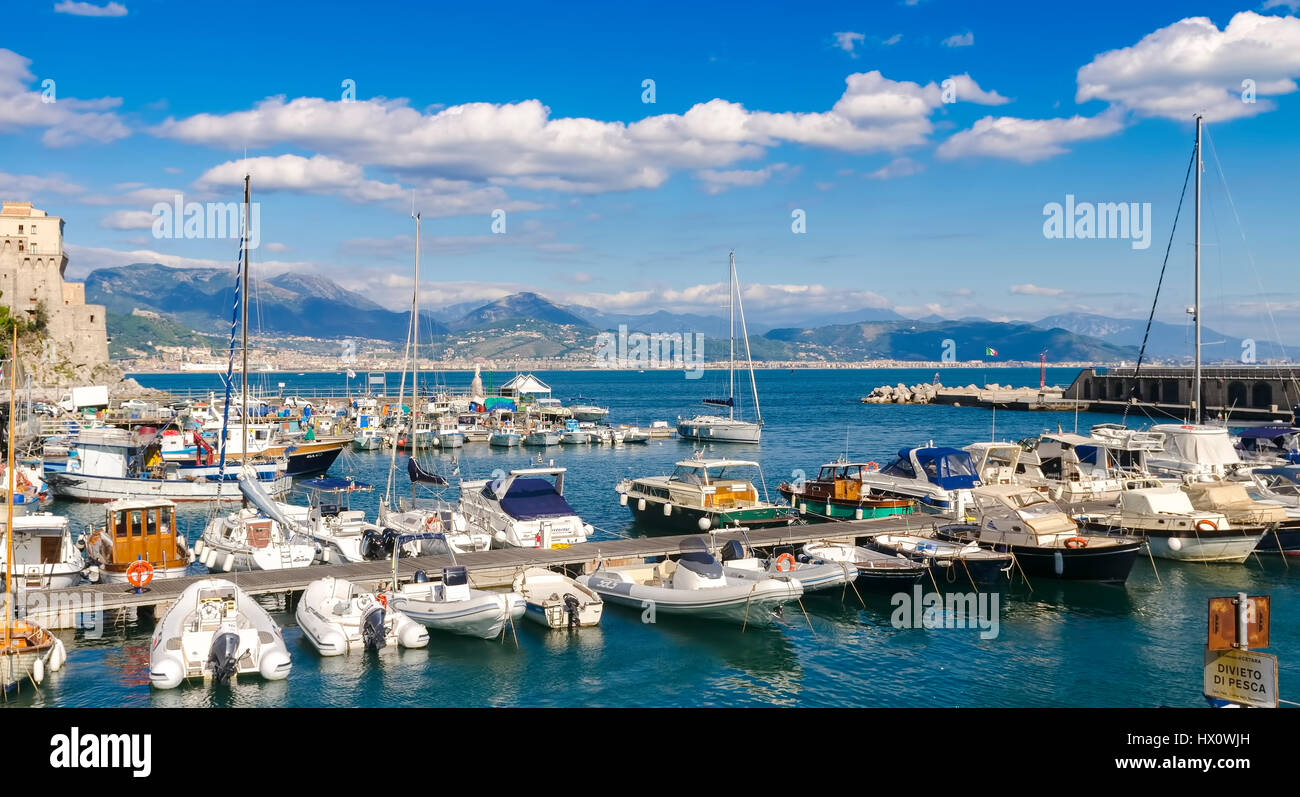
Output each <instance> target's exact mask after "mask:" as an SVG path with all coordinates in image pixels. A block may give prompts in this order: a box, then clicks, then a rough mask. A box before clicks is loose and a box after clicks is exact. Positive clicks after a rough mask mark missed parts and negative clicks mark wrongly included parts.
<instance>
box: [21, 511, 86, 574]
mask: <svg viewBox="0 0 1300 797" xmlns="http://www.w3.org/2000/svg"><path fill="white" fill-rule="evenodd" d="M13 524H14V526H13V528H14V534H13V552H14V567H12V568H11V567H10V565H9V561H8V559H7V556H8V553H7V550H6V547H5V546H0V572H3V573H4V574H5V575H6V577H7V576H9V575H10V573H11V572H12V574H13V578H14V585H15V587H21V588H24V589H46V588H49V589H66V588H67V587H72V586H76V584H77V583H78V582H79V581H81V571H82V570H84V569H85V567H86V560H85V557H83V556H82V555H81V551H80V550H78V549H77V544H76V543H75V542H74V541H73V539H72V532H71V531H69V528H68V519H67V518H66V517H63V516H61V515H55V514H51V513H49V512H36V513H31V514H26V515H21V516H15V517H14V520H13Z"/></svg>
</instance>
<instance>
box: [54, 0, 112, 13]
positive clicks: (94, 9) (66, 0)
mask: <svg viewBox="0 0 1300 797" xmlns="http://www.w3.org/2000/svg"><path fill="white" fill-rule="evenodd" d="M54 11H55V13H57V14H72V15H73V16H77V17H124V16H126V6H124V5H122V4H121V3H109V4H107V5H103V6H97V5H95V4H94V3H77V2H73V0H63V1H62V2H60V3H55V4H54Z"/></svg>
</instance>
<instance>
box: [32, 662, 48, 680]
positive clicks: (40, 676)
mask: <svg viewBox="0 0 1300 797" xmlns="http://www.w3.org/2000/svg"><path fill="white" fill-rule="evenodd" d="M32 680H33V681H35V682H36V685H37V686H40V684H41V681H44V680H45V660H44V659H41V658H37V659H36V661H34V662H32Z"/></svg>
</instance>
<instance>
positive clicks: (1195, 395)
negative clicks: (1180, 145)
mask: <svg viewBox="0 0 1300 797" xmlns="http://www.w3.org/2000/svg"><path fill="white" fill-rule="evenodd" d="M1201 120H1202V117H1201V115H1200V114H1197V115H1196V223H1195V230H1196V244H1195V246H1194V251H1195V260H1196V288H1195V298H1194V301H1195V308H1194V309H1193V313H1194V314H1195V322H1196V363H1195V365H1194V366H1193V368H1192V423H1200V422H1201V419H1202V417H1203V415H1204V413H1203V412H1202V409H1201Z"/></svg>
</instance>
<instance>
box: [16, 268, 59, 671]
mask: <svg viewBox="0 0 1300 797" xmlns="http://www.w3.org/2000/svg"><path fill="white" fill-rule="evenodd" d="M16 279H17V278H16V277H15V280H16ZM17 293H18V292H17V289H15V290H14V295H15V296H16V295H17ZM9 356H10V359H9V413H8V415H9V435H8V437H6V438H5V448H7V449H9V451H8V457H9V468H8V470H6V471H5V473H6V474H7V475H8V477H9V478H8V491H7V492H6V496H7V498H6V500H5V506H6V507H7V509H6V513H7V515H6V519H5V546H6V556H5V561H6V562H13V561H14V492H15V487H16V485H15V484H14V473H15V471H14V408H15V407H17V406H18V401H17V400H16V399H17V396H16V393H17V375H18V326H17V324H15V325H14V327H13V341H12V343H11V344H10V348H9ZM5 581H6V584H5V624H4V638H3V640H2V641H0V690H3V692H4V694H6V695H7V694H9V691H10V690H12V689H20V688H21V686H22V682H23V681H25V680H30V681H31V682H32V683H33V684H37V685H39V684H40V683H41V681H42V680H44V678H45V671H46V670H47V669H49V670H50V671H51V672H53V671H55V670H58V669H59V668H60V667H61V666H63V662H65V661H66V660H67V652H66V651H65V650H64V648H63V641H62V640H60V639H58V638H56V637H55V636H54V635H53V634H51V633H50V632H49V631H48V630H46V629H45V628H44V627H42V626H39V625H37V624H36V623H33V622H31V621H30V620H19V619H17V618H15V617H14V604H15V603H16V602H17V599H18V593H17V590H16V587H15V585H16V584H17V583H18V579H17V578H12V577H11V578H7V579H5Z"/></svg>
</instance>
